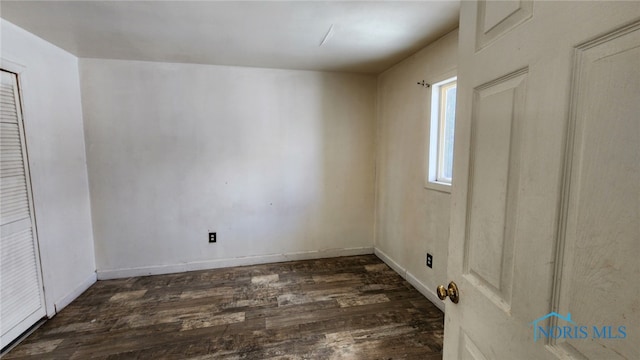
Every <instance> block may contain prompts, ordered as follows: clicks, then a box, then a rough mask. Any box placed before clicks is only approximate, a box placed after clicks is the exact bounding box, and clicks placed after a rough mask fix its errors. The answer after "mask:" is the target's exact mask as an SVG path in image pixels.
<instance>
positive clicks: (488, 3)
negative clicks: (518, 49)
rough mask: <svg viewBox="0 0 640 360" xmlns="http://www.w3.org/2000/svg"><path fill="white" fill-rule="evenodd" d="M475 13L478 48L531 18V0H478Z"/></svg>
mask: <svg viewBox="0 0 640 360" xmlns="http://www.w3.org/2000/svg"><path fill="white" fill-rule="evenodd" d="M477 15H478V19H477V21H476V26H477V29H476V50H480V49H482V48H483V47H485V46H487V45H489V44H490V43H492V42H493V41H495V40H496V39H498V38H499V37H501V36H503V35H505V34H506V33H508V32H509V31H511V30H512V29H513V28H514V27H516V26H518V25H520V24H522V23H523V22H525V21H526V20H527V19H529V18H531V16H532V15H533V1H527V0H507V1H504V0H502V1H495V0H480V1H478V12H477Z"/></svg>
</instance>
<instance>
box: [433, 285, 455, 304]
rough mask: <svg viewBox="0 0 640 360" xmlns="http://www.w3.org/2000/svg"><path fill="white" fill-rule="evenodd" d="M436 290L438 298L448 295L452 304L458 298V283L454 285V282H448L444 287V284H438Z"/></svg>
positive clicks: (444, 297)
mask: <svg viewBox="0 0 640 360" xmlns="http://www.w3.org/2000/svg"><path fill="white" fill-rule="evenodd" d="M437 292H438V298H439V299H440V300H444V299H446V298H447V296H448V297H449V300H451V302H452V303H454V304H457V303H458V301H459V300H460V296H459V293H458V285H456V283H454V282H453V281H452V282H450V283H449V286H448V287H447V288H445V287H444V285H439V286H438V291H437Z"/></svg>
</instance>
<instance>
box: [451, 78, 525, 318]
mask: <svg viewBox="0 0 640 360" xmlns="http://www.w3.org/2000/svg"><path fill="white" fill-rule="evenodd" d="M526 80H527V70H526V69H523V70H519V71H516V72H513V73H510V74H508V75H505V76H502V77H500V78H498V79H496V80H494V81H491V82H489V83H487V84H484V85H481V86H479V87H478V88H476V89H475V91H474V98H473V107H472V109H473V110H472V119H471V160H470V170H469V184H470V185H469V191H468V205H467V207H468V208H469V209H470V212H469V215H468V219H467V224H468V225H467V234H466V241H465V257H464V274H465V278H467V279H468V280H469V281H470V282H471V283H472V284H474V285H475V286H476V287H478V289H479V290H480V291H482V292H483V293H484V294H485V296H487V297H488V298H489V299H491V300H492V301H494V303H495V304H496V305H497V306H499V307H500V308H502V309H503V310H504V311H505V312H508V311H509V310H510V307H511V289H512V288H513V284H512V281H513V251H514V225H515V214H516V212H517V205H518V198H517V188H518V178H519V162H520V160H519V156H520V155H519V154H520V143H521V141H520V138H521V135H520V130H521V128H522V127H521V124H520V122H521V120H522V115H523V111H524V99H525V93H526V84H527V81H526Z"/></svg>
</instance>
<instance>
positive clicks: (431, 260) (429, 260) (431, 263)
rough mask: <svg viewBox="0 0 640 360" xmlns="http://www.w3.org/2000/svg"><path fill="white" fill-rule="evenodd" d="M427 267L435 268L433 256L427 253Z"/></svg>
mask: <svg viewBox="0 0 640 360" xmlns="http://www.w3.org/2000/svg"><path fill="white" fill-rule="evenodd" d="M427 267H429V268H433V255H431V254H429V253H427Z"/></svg>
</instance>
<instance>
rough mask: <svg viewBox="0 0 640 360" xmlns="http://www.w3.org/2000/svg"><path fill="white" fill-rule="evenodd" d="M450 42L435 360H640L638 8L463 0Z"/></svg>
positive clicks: (627, 4) (618, 4)
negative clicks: (448, 195) (452, 94)
mask: <svg viewBox="0 0 640 360" xmlns="http://www.w3.org/2000/svg"><path fill="white" fill-rule="evenodd" d="M459 49H460V56H459V67H458V100H457V104H458V108H457V114H458V115H457V120H456V141H455V146H456V148H455V164H454V178H453V189H452V220H451V235H450V244H449V264H448V274H449V276H450V280H452V281H454V282H455V283H457V286H458V289H459V295H460V297H459V302H458V303H457V304H454V303H453V302H451V301H449V300H446V312H445V313H446V316H445V336H444V341H445V344H444V357H445V359H556V358H563V359H564V358H576V359H584V358H588V359H640V346H638V344H640V327H639V325H638V324H640V292H639V290H640V282H639V281H638V279H639V278H640V265H639V264H640V261H638V259H639V258H640V2H637V1H636V2H615V1H614V2H609V1H607V2H600V1H597V2H595V1H586V2H576V1H567V2H561V1H463V2H462V4H461V18H460V48H459ZM445 285H446V284H445Z"/></svg>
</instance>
